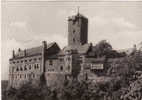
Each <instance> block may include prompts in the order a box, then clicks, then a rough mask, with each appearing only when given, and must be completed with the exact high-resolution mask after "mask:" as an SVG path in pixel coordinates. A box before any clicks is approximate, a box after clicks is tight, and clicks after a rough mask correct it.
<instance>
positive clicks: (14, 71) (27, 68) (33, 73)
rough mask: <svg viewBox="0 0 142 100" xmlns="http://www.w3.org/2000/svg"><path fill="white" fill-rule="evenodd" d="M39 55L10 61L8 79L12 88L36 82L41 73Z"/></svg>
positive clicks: (40, 58)
mask: <svg viewBox="0 0 142 100" xmlns="http://www.w3.org/2000/svg"><path fill="white" fill-rule="evenodd" d="M41 60H42V57H41V55H37V56H32V57H24V58H19V59H12V60H10V66H9V79H10V85H11V86H12V87H19V86H20V85H21V84H25V83H26V82H28V81H31V80H38V79H39V78H40V75H41V73H42V68H41V63H42V62H41Z"/></svg>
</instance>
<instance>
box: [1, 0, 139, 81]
mask: <svg viewBox="0 0 142 100" xmlns="http://www.w3.org/2000/svg"><path fill="white" fill-rule="evenodd" d="M117 1H118V0H117ZM140 3H141V4H140ZM77 6H80V13H81V14H83V15H84V16H86V17H87V18H88V19H89V31H88V36H89V39H88V40H89V42H92V43H93V44H95V43H97V42H98V41H100V40H103V39H106V40H107V41H108V42H109V43H110V44H111V45H112V47H113V48H114V49H125V48H131V47H133V45H134V44H138V43H140V41H142V2H124V3H123V2H89V3H83V2H77V3H67V2H3V3H2V79H8V71H9V70H8V59H9V58H10V57H11V55H12V50H13V49H14V50H17V49H18V48H22V49H24V48H30V47H34V46H39V45H41V41H43V40H46V41H47V43H50V42H53V41H55V42H57V43H58V44H59V46H60V47H61V48H63V47H64V46H65V45H67V34H68V32H67V31H68V29H67V28H68V26H67V19H68V16H71V15H74V14H76V13H77Z"/></svg>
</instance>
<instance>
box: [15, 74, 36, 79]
mask: <svg viewBox="0 0 142 100" xmlns="http://www.w3.org/2000/svg"><path fill="white" fill-rule="evenodd" d="M30 78H36V75H35V74H17V75H14V76H12V79H30Z"/></svg>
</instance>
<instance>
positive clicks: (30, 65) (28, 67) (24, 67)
mask: <svg viewBox="0 0 142 100" xmlns="http://www.w3.org/2000/svg"><path fill="white" fill-rule="evenodd" d="M31 69H40V64H39V63H36V64H29V65H24V66H22V67H16V68H14V67H13V72H14V71H16V72H18V71H27V70H31Z"/></svg>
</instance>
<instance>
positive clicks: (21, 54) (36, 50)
mask: <svg viewBox="0 0 142 100" xmlns="http://www.w3.org/2000/svg"><path fill="white" fill-rule="evenodd" d="M54 45H57V44H56V42H52V43H49V44H47V46H46V51H48V49H49V48H51V47H52V46H54ZM42 49H43V46H42V45H41V46H38V47H34V48H29V49H25V50H20V51H18V52H17V53H16V54H15V58H21V57H24V56H33V55H41V54H42Z"/></svg>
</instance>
